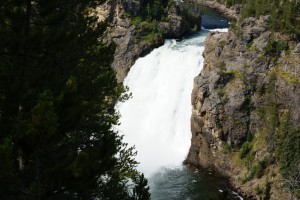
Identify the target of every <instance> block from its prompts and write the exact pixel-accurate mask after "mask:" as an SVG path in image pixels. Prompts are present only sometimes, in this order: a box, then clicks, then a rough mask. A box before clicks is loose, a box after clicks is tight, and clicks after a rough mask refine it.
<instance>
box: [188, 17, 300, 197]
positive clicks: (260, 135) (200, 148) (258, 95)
mask: <svg viewBox="0 0 300 200" xmlns="http://www.w3.org/2000/svg"><path fill="white" fill-rule="evenodd" d="M269 20H270V17H269V16H262V17H260V18H259V19H258V20H257V19H255V18H246V19H244V20H243V21H242V22H241V23H240V25H236V27H233V28H231V29H230V30H229V32H227V33H218V32H217V33H210V34H209V35H208V37H207V39H206V42H205V52H204V57H205V64H204V68H203V70H202V71H201V73H200V74H199V75H198V76H197V77H196V78H195V80H194V89H193V92H192V106H193V110H192V117H191V129H192V142H191V147H190V151H189V155H188V157H187V160H186V162H187V163H190V164H192V165H195V166H198V167H203V168H212V169H214V170H216V171H218V172H219V173H221V174H222V175H225V176H227V177H229V179H230V180H231V182H232V185H233V186H235V187H237V189H238V190H239V191H240V192H241V193H242V194H243V195H244V196H245V197H247V198H250V199H259V196H260V194H259V193H260V192H259V190H262V191H264V190H265V188H266V184H267V182H269V183H270V184H271V185H272V187H271V192H270V194H271V199H288V194H287V192H286V191H284V189H283V188H282V181H281V180H282V177H281V175H280V173H279V164H278V159H277V157H276V155H277V154H278V149H276V148H275V146H276V145H277V143H278V138H279V137H282V135H280V134H281V132H282V131H280V130H281V127H280V126H281V125H282V124H283V121H284V120H285V119H286V118H287V115H288V114H287V113H290V115H291V116H292V117H291V119H292V120H291V121H292V122H291V124H294V125H295V126H298V123H299V120H300V106H299V105H300V81H299V80H300V55H299V53H300V44H297V43H296V42H293V40H291V39H290V38H289V36H287V35H283V34H279V33H275V34H274V33H272V32H271V31H269V28H268V24H269ZM274 41H278V42H277V43H276V42H275V43H276V44H278V43H280V44H281V49H280V48H279V47H278V49H279V50H278V51H276V52H270V51H272V50H270V45H273V44H274ZM279 46H280V45H279ZM279 151H280V149H279Z"/></svg>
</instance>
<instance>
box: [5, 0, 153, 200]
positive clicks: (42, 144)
mask: <svg viewBox="0 0 300 200" xmlns="http://www.w3.org/2000/svg"><path fill="white" fill-rule="evenodd" d="M102 2H103V1H97V0H87V1H80V0H74V1H71V2H70V1H67V0H52V1H46V0H38V1H32V0H20V1H12V0H2V1H1V2H0V27H1V28H0V40H1V41H0V46H1V48H0V49H1V50H0V66H1V67H0V130H1V132H0V156H1V158H0V159H1V165H0V169H1V172H0V199H7V200H10V199H14V200H16V199H87V200H88V199H95V198H101V199H103V198H104V199H108V198H109V199H132V198H134V196H133V194H132V192H130V190H132V189H130V188H128V187H129V186H128V185H126V184H124V183H125V182H126V181H129V180H130V179H133V178H135V177H136V176H138V175H139V173H138V172H137V171H136V170H135V167H136V162H135V161H134V159H133V156H134V154H132V153H129V154H127V160H126V163H127V164H124V165H126V166H128V168H127V169H126V170H127V171H131V173H124V174H125V175H124V174H121V173H120V171H118V170H117V169H119V168H120V167H119V166H120V165H121V164H120V163H121V162H120V160H122V159H123V156H125V155H121V154H120V151H121V150H122V149H124V148H123V147H124V144H123V142H122V138H121V137H120V136H118V133H117V132H116V131H114V129H113V128H112V127H113V125H116V124H117V123H118V117H119V116H118V115H117V113H116V111H115V110H114V104H115V102H116V101H117V100H118V98H119V97H120V95H121V93H122V91H123V89H122V87H121V85H119V84H118V83H117V81H116V79H115V72H114V71H113V69H112V68H111V66H110V65H111V62H112V60H113V55H114V50H115V47H114V45H109V46H106V45H104V44H102V43H101V42H99V37H100V36H101V35H102V34H103V32H104V31H105V24H99V23H98V22H97V16H95V15H94V14H93V12H92V11H93V9H94V8H95V7H96V6H97V5H98V4H100V3H102ZM139 184H141V185H139ZM138 186H141V187H142V188H143V189H144V190H143V192H144V193H148V190H149V189H148V188H147V186H146V185H145V182H134V187H138ZM105 191H106V193H105ZM107 191H109V192H107ZM148 194H149V193H148ZM115 195H116V196H115ZM114 197H116V198H114ZM120 197H121V198H120Z"/></svg>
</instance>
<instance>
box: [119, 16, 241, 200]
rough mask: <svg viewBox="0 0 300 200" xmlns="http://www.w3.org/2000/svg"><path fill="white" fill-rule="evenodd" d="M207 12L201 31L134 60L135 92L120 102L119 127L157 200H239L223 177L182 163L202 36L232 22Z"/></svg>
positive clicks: (130, 81) (131, 81) (130, 75)
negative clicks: (134, 151)
mask: <svg viewBox="0 0 300 200" xmlns="http://www.w3.org/2000/svg"><path fill="white" fill-rule="evenodd" d="M205 13H206V14H204V15H203V17H202V24H201V25H202V27H203V28H202V30H201V31H200V32H198V33H194V34H191V35H188V36H186V38H183V39H181V40H177V41H176V40H166V41H165V44H164V45H163V46H161V47H159V48H157V49H154V50H153V51H152V52H151V53H149V54H148V55H147V56H145V57H143V58H139V59H138V60H137V61H136V63H135V64H134V65H133V66H132V68H131V70H130V71H129V73H128V75H127V77H126V79H125V80H124V84H125V85H126V86H128V87H129V89H130V92H131V93H132V96H133V97H132V98H130V99H129V100H128V101H126V102H124V103H118V104H117V109H118V111H119V112H120V114H121V119H120V122H121V125H120V126H119V127H117V128H118V129H119V131H120V133H121V134H124V141H125V142H127V143H128V144H129V145H131V146H133V145H134V146H135V147H136V150H137V151H138V155H137V157H136V160H137V161H138V162H140V164H139V166H138V169H139V170H140V171H141V172H143V173H144V174H145V176H146V177H147V178H148V180H149V185H150V192H151V199H153V200H169V199H170V200H177V199H178V200H187V199H195V200H196V199H199V200H206V199H207V200H208V199H241V198H240V197H238V196H237V194H236V193H234V192H232V191H229V190H228V187H227V184H226V181H225V180H224V179H222V178H219V177H218V176H217V175H214V174H212V173H208V172H202V171H198V170H195V169H189V168H188V167H186V166H184V165H182V162H183V161H184V159H185V158H186V156H187V153H188V150H189V147H190V140H191V125H190V117H191V111H192V107H191V92H192V89H193V80H194V77H195V76H197V75H198V74H199V73H200V72H201V69H202V67H203V62H204V58H203V56H202V53H203V51H204V40H205V38H206V36H207V34H208V32H209V31H212V30H211V29H217V28H218V30H219V31H226V30H227V29H226V28H227V27H228V22H227V21H226V19H224V18H223V17H221V16H220V15H218V14H217V13H215V12H211V11H209V12H205ZM225 196H226V197H225Z"/></svg>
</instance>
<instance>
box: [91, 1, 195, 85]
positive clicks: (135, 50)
mask: <svg viewBox="0 0 300 200" xmlns="http://www.w3.org/2000/svg"><path fill="white" fill-rule="evenodd" d="M139 12H140V3H139V1H136V0H124V1H122V3H121V2H118V1H115V0H108V1H106V2H105V3H104V4H103V5H101V6H99V7H98V8H97V13H98V16H99V19H100V20H102V21H106V22H108V24H109V27H108V29H107V31H106V34H105V37H104V38H102V39H103V41H104V42H106V43H110V42H112V41H113V42H114V43H115V44H116V51H115V56H114V61H113V63H112V67H113V68H114V69H115V70H116V73H117V74H116V75H117V79H118V81H119V82H122V81H123V80H124V78H125V77H126V75H127V73H128V71H129V69H130V67H131V66H132V65H133V64H134V62H135V60H136V59H138V58H139V57H142V56H145V55H146V54H148V53H149V52H151V51H152V50H153V49H154V48H156V47H159V46H161V45H162V44H163V43H164V38H180V37H182V36H183V35H184V34H185V33H187V32H188V31H189V30H190V29H191V28H193V27H194V24H195V23H198V24H200V20H201V17H200V13H199V15H197V16H191V20H190V21H188V20H187V19H185V17H184V16H182V15H181V13H180V10H178V9H177V8H175V7H173V8H167V12H168V17H167V20H166V21H164V22H159V23H157V26H158V27H157V28H158V31H159V32H161V33H162V37H154V39H151V40H147V39H137V37H136V36H137V32H139V31H141V30H137V27H135V26H134V25H133V24H132V22H131V20H130V19H129V18H128V15H131V16H132V17H136V16H138V15H139V14H140V13H139ZM142 29H143V28H142ZM142 31H143V32H144V33H142V34H144V35H146V34H147V33H146V32H147V30H146V29H145V30H142ZM139 34H140V33H139ZM148 34H149V33H148Z"/></svg>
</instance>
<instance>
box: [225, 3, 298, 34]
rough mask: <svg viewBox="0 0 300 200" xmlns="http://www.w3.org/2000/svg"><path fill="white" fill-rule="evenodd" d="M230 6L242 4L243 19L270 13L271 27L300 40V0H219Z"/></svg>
mask: <svg viewBox="0 0 300 200" xmlns="http://www.w3.org/2000/svg"><path fill="white" fill-rule="evenodd" d="M219 1H220V2H221V3H224V4H226V5H227V6H228V7H230V6H233V5H236V4H240V5H242V13H241V17H242V19H244V18H247V17H256V18H259V17H260V16H261V15H270V16H271V21H270V24H269V26H270V29H271V30H273V31H280V32H285V33H290V34H292V35H293V36H294V38H296V39H297V40H300V2H299V1H298V0H283V1H273V0H263V1H254V0H253V1H251V0H248V1H247V0H219Z"/></svg>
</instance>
